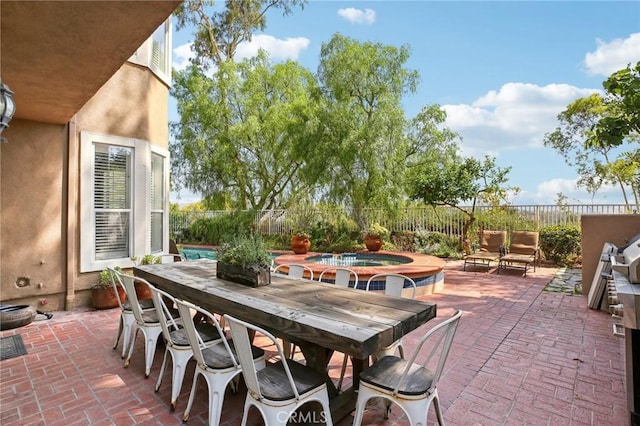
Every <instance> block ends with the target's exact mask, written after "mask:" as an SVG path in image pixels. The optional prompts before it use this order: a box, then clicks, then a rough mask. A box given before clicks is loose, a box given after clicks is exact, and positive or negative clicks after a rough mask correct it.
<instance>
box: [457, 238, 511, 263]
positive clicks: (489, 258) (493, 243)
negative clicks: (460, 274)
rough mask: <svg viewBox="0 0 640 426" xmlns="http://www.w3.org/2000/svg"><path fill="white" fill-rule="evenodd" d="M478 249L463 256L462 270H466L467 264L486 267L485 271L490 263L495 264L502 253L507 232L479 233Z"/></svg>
mask: <svg viewBox="0 0 640 426" xmlns="http://www.w3.org/2000/svg"><path fill="white" fill-rule="evenodd" d="M478 237H479V246H480V248H479V249H478V250H477V251H475V252H473V253H469V254H467V255H465V256H464V266H463V270H465V271H466V270H467V263H472V264H473V265H477V264H481V265H486V267H487V271H488V270H489V269H490V268H491V262H497V261H498V259H499V258H500V256H501V255H502V253H503V251H504V245H505V243H506V242H507V231H489V230H483V231H480V233H479V235H478Z"/></svg>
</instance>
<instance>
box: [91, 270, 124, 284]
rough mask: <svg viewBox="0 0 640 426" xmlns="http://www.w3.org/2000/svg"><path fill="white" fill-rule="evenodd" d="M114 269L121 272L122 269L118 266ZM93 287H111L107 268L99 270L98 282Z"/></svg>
mask: <svg viewBox="0 0 640 426" xmlns="http://www.w3.org/2000/svg"><path fill="white" fill-rule="evenodd" d="M113 269H115V270H116V271H118V272H122V269H121V268H120V267H119V266H116V267H115V268H113ZM93 287H94V288H111V273H110V272H109V270H108V269H106V268H105V269H103V270H102V271H100V275H99V276H98V282H97V284H95V285H94V286H93Z"/></svg>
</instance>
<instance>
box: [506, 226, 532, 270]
mask: <svg viewBox="0 0 640 426" xmlns="http://www.w3.org/2000/svg"><path fill="white" fill-rule="evenodd" d="M538 238H539V233H538V232H537V231H512V232H511V238H510V239H509V248H508V249H507V250H506V253H505V254H504V255H503V256H502V257H500V261H499V262H498V274H499V273H500V269H505V268H519V269H523V270H524V276H525V277H526V276H527V270H528V269H529V265H533V272H535V271H536V259H537V257H538Z"/></svg>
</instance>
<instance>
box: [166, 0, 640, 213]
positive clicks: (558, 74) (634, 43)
mask: <svg viewBox="0 0 640 426" xmlns="http://www.w3.org/2000/svg"><path fill="white" fill-rule="evenodd" d="M639 17H640V3H638V2H430V1H423V2H419V1H413V2H391V1H386V2H354V3H351V2H335V1H331V2H329V1H326V2H325V1H310V2H309V3H308V4H307V5H306V6H305V8H304V10H295V11H294V12H293V13H292V14H291V15H288V16H286V17H283V16H281V13H280V12H278V11H274V12H273V13H269V14H268V16H267V25H266V29H265V31H264V33H261V34H256V35H254V37H253V40H252V41H251V43H244V44H242V45H240V46H239V47H238V50H237V52H236V57H237V58H238V59H241V58H243V57H248V56H252V55H254V54H255V53H256V52H257V51H258V49H259V48H262V49H265V50H266V51H267V52H268V53H269V55H270V57H271V58H272V59H273V60H276V61H278V60H284V59H294V60H297V61H299V62H300V64H301V65H303V66H304V67H307V68H308V69H309V70H310V71H312V72H317V68H318V64H319V60H320V47H321V45H322V43H326V42H328V41H329V40H330V38H331V36H332V35H333V34H335V33H338V32H339V33H341V34H344V35H346V36H348V37H353V38H355V39H358V40H362V41H364V40H370V41H373V42H381V43H385V44H392V45H396V46H401V45H405V44H406V45H408V46H409V47H410V50H411V56H410V59H409V61H408V63H407V65H408V66H409V67H411V68H414V69H416V70H418V71H419V73H420V77H421V78H420V83H419V85H418V90H417V92H416V93H415V94H413V95H411V96H407V97H406V98H405V99H404V101H403V105H404V108H405V111H406V115H407V116H408V117H412V116H415V115H416V114H418V112H419V111H420V109H421V108H422V107H424V106H426V105H430V104H434V103H436V104H439V105H441V106H442V107H443V109H445V110H446V112H447V114H448V118H447V122H446V125H447V126H448V127H449V128H451V129H452V130H453V131H455V132H457V133H459V134H460V135H461V136H462V138H463V141H462V143H461V147H462V149H463V154H464V155H467V156H475V157H482V156H484V155H485V154H489V155H491V156H495V157H496V161H497V164H498V165H499V166H501V167H506V166H511V167H512V170H511V173H510V175H509V179H510V182H509V183H510V185H513V186H519V187H520V188H521V189H522V191H521V192H520V194H518V195H517V196H515V197H514V198H513V199H512V200H511V201H512V202H513V203H514V204H554V202H555V199H556V196H557V193H559V192H562V193H563V194H565V195H566V196H567V197H568V200H567V202H569V203H571V204H573V203H614V202H615V203H617V202H620V201H621V196H620V194H619V191H618V190H617V189H616V188H613V187H612V188H610V189H609V188H604V189H602V190H600V191H599V192H598V194H596V196H595V197H593V198H592V197H591V196H589V195H588V194H587V193H586V191H584V190H577V189H575V182H576V180H577V175H576V172H575V170H574V169H573V168H571V167H570V166H567V165H566V164H565V162H564V159H563V158H562V156H560V155H559V154H558V153H556V152H554V151H553V150H552V149H551V148H545V147H544V146H543V138H544V135H545V133H547V132H551V131H553V130H554V129H555V128H556V127H557V126H558V122H557V120H556V116H557V115H558V114H559V113H560V112H561V111H562V110H564V109H565V108H566V106H567V105H568V104H569V103H571V102H572V101H574V100H575V99H577V98H580V97H586V96H588V95H589V94H591V93H594V92H598V91H602V82H603V81H604V80H605V79H606V78H607V77H608V76H609V75H610V74H611V73H613V72H614V71H616V70H618V69H620V68H624V67H626V65H627V64H628V63H632V62H636V61H638V60H640V28H639V19H640V18H639ZM192 39H193V32H192V31H191V30H190V29H189V28H185V29H182V30H180V31H177V32H175V33H174V40H173V47H174V55H173V61H174V67H175V68H176V69H182V68H184V67H185V64H186V63H187V61H188V58H189V57H190V56H191V55H192V53H191V50H190V48H189V42H190V41H191V40H192ZM175 114H176V112H175V103H173V102H172V103H170V120H172V121H175V120H177V117H176V116H175ZM197 199H199V198H198V197H197V196H195V197H194V196H193V195H192V194H188V193H186V192H184V191H183V192H182V193H181V194H180V198H178V197H177V195H176V194H173V195H172V201H174V202H180V203H185V202H189V201H193V200H197Z"/></svg>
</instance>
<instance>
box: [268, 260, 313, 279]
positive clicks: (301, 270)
mask: <svg viewBox="0 0 640 426" xmlns="http://www.w3.org/2000/svg"><path fill="white" fill-rule="evenodd" d="M284 268H287V271H288V272H287V273H286V275H288V276H290V277H291V278H308V279H310V280H313V270H312V269H311V268H309V267H308V266H307V265H300V264H298V263H283V264H281V265H278V266H276V268H275V269H274V270H273V273H274V274H282V275H285V272H284ZM305 273H306V274H308V275H309V277H305V276H304V275H305Z"/></svg>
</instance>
